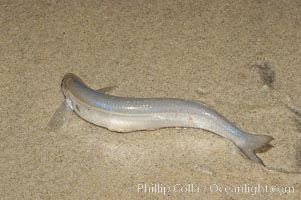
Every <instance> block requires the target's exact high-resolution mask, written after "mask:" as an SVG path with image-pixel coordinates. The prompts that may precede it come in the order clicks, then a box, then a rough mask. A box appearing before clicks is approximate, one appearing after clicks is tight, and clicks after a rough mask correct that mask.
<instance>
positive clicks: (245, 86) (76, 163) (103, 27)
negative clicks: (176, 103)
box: [0, 0, 301, 199]
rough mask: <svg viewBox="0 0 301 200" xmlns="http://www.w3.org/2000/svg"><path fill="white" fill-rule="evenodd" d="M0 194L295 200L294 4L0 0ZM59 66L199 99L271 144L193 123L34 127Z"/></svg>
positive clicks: (76, 121) (300, 163) (298, 93)
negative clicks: (253, 148)
mask: <svg viewBox="0 0 301 200" xmlns="http://www.w3.org/2000/svg"><path fill="white" fill-rule="evenodd" d="M0 24H1V26H0V27H1V28H0V31H1V32H0V33H1V37H0V45H1V48H0V66H1V97H0V102H1V104H0V106H1V111H0V117H1V129H0V137H1V143H0V145H1V151H0V152H1V153H0V177H1V181H0V184H1V185H0V194H1V199H203V198H205V199H208V198H210V199H258V198H261V199H280V198H281V199H298V197H300V192H301V169H300V168H301V134H300V133H301V114H300V113H301V100H300V99H301V98H300V97H301V87H300V86H301V4H300V1H299V0H289V1H258V0H252V1H226V0H224V1H196V0H195V1H194V0H190V1H171V0H167V1H138V0H136V1H134V0H130V1H78V2H76V3H75V2H73V3H71V1H24V2H23V1H18V0H12V1H1V2H0ZM67 72H73V73H75V74H77V75H78V76H80V77H82V79H83V80H85V81H86V83H87V84H89V85H90V86H91V87H93V88H95V89H98V88H101V87H106V86H112V85H116V86H118V87H117V88H116V89H115V90H114V91H113V93H112V94H114V95H118V96H128V97H177V98H185V99H191V100H196V101H202V102H205V103H206V104H208V105H210V106H212V107H213V108H215V109H216V110H217V111H219V112H220V113H222V114H223V115H224V116H226V117H227V118H228V119H229V120H230V121H232V122H233V123H234V124H236V125H237V126H238V127H240V128H241V129H243V130H245V131H247V132H251V133H257V134H267V135H271V136H272V137H274V138H275V140H273V141H272V145H273V148H271V149H269V150H268V151H266V152H263V153H258V155H259V157H260V158H261V159H262V160H263V161H264V163H265V164H266V166H267V167H266V168H265V167H263V166H260V165H257V164H255V163H252V162H250V161H249V160H246V159H245V158H243V157H242V156H241V155H240V154H239V152H238V151H237V150H236V148H235V146H234V145H233V144H232V143H231V142H230V141H228V140H226V139H224V138H221V137H219V136H217V135H215V134H212V133H210V132H208V131H204V130H198V129H176V128H167V129H160V130H154V131H138V132H133V133H128V134H118V133H113V132H110V131H108V130H107V129H104V128H101V127H96V126H94V125H92V124H89V123H87V122H86V121H84V120H82V119H80V118H79V117H77V116H76V115H73V116H72V119H71V120H70V123H69V124H67V125H66V127H64V128H61V129H59V130H55V131H49V130H48V129H46V126H47V123H48V122H49V120H50V118H51V117H52V115H53V113H54V112H55V110H56V108H57V107H59V105H60V103H61V102H62V101H63V96H62V93H61V91H60V81H61V78H62V77H63V76H64V74H65V73H67Z"/></svg>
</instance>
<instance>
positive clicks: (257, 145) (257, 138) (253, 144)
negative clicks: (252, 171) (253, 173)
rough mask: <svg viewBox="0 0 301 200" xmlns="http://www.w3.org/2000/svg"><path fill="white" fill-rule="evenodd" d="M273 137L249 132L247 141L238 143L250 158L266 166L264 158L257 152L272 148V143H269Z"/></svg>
mask: <svg viewBox="0 0 301 200" xmlns="http://www.w3.org/2000/svg"><path fill="white" fill-rule="evenodd" d="M273 139H274V138H273V137H271V136H268V135H253V134H247V135H246V139H245V141H244V142H242V143H239V144H237V146H238V147H239V149H240V150H241V151H242V153H243V154H244V155H245V156H246V157H247V158H248V159H250V160H253V161H254V162H256V163H258V164H261V165H263V166H265V165H264V164H263V162H262V160H261V159H260V158H259V157H257V155H256V154H255V152H258V151H261V150H267V149H268V148H270V147H271V146H272V145H270V144H269V143H270V142H271V141H272V140H273Z"/></svg>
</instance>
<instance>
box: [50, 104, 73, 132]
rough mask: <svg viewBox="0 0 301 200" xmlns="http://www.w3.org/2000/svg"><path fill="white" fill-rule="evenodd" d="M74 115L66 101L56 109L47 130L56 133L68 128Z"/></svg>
mask: <svg viewBox="0 0 301 200" xmlns="http://www.w3.org/2000/svg"><path fill="white" fill-rule="evenodd" d="M72 113H73V111H72V110H71V109H70V108H69V107H68V106H67V104H66V101H64V102H63V103H62V104H61V105H60V106H59V107H58V108H57V109H56V111H55V113H54V114H53V116H52V117H51V119H50V121H49V123H48V125H47V128H48V129H49V130H51V131H54V130H57V129H60V128H62V127H64V126H66V125H67V124H68V122H69V120H70V118H71V115H72Z"/></svg>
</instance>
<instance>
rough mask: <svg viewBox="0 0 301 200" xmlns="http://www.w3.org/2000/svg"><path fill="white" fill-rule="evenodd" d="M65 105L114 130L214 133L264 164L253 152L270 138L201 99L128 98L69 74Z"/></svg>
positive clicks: (65, 77) (91, 120) (248, 156)
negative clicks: (243, 126)
mask: <svg viewBox="0 0 301 200" xmlns="http://www.w3.org/2000/svg"><path fill="white" fill-rule="evenodd" d="M61 88H62V92H63V94H64V96H65V105H66V107H67V108H68V109H69V110H71V111H74V112H75V113H76V114H77V115H79V116H80V117H81V118H83V119H85V120H86V121H88V122H90V123H92V124H95V125H97V126H101V127H105V128H107V129H109V130H111V131H115V132H131V131H138V130H153V129H159V128H166V127H192V128H200V129H205V130H208V131H211V132H213V133H216V134H218V135H220V136H222V137H224V138H227V139H229V140H230V141H232V142H233V143H234V144H235V145H236V146H237V147H238V148H239V149H240V150H241V151H242V153H243V154H244V155H245V156H246V157H247V158H249V159H250V160H253V161H255V162H256V163H259V164H262V165H264V164H263V162H262V160H261V159H260V158H259V157H257V155H256V154H255V153H254V151H255V150H258V149H261V148H263V147H265V146H267V145H269V142H270V141H271V140H272V139H273V138H272V137H270V136H267V135H254V134H250V133H247V132H244V131H242V130H241V129H239V128H237V127H236V126H235V125H233V124H232V123H231V122H230V121H228V120H227V119H226V118H225V117H223V116H222V115H221V114H219V113H218V112H217V111H215V110H214V109H212V108H210V107H209V106H207V105H205V104H204V103H201V102H196V101H190V100H184V99H177V98H127V97H117V96H112V95H108V94H105V93H104V92H106V91H105V90H106V88H105V89H101V90H98V91H96V90H93V89H91V88H90V87H88V86H87V85H86V84H85V83H84V82H83V81H82V80H81V79H80V78H79V77H78V76H76V75H74V74H71V73H68V74H66V75H65V76H64V78H63V80H62V83H61Z"/></svg>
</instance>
